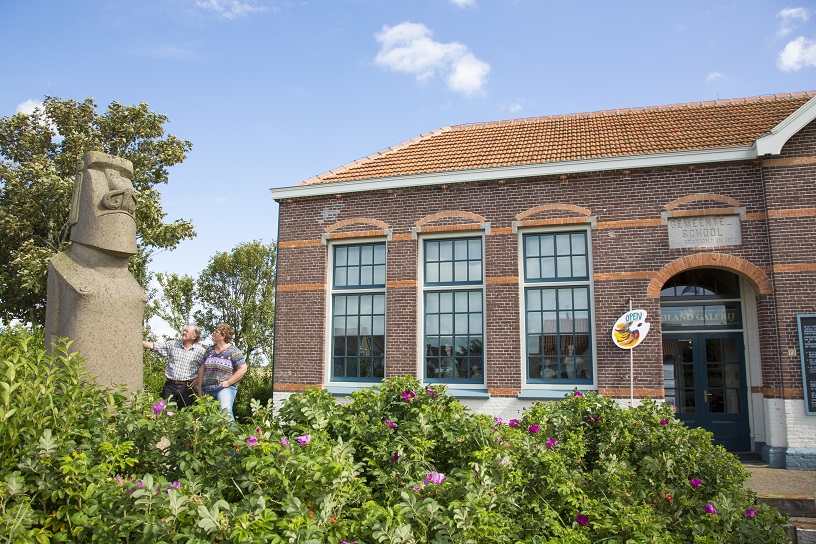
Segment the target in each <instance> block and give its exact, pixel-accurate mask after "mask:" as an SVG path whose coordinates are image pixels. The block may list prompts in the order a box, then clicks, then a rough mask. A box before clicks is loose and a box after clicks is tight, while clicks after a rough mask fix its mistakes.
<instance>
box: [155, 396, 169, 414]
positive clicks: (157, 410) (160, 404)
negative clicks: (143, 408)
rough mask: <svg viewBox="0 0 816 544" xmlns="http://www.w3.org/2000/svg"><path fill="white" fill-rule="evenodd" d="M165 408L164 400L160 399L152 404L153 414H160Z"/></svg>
mask: <svg viewBox="0 0 816 544" xmlns="http://www.w3.org/2000/svg"><path fill="white" fill-rule="evenodd" d="M165 408H167V403H166V402H164V400H160V401H159V402H157V403H156V404H154V405H153V415H154V416H157V415H159V414H161V413H162V412H163V411H164V409H165Z"/></svg>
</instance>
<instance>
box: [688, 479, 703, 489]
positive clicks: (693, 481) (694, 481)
mask: <svg viewBox="0 0 816 544" xmlns="http://www.w3.org/2000/svg"><path fill="white" fill-rule="evenodd" d="M689 483H690V484H691V487H694V488H696V487H697V486H698V485H700V484H702V483H703V481H702V480H701V479H699V478H692V479H691V480H689Z"/></svg>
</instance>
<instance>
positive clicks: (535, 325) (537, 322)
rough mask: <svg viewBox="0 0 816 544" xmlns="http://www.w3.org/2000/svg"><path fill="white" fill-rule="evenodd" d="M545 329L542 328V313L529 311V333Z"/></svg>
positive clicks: (536, 332)
mask: <svg viewBox="0 0 816 544" xmlns="http://www.w3.org/2000/svg"><path fill="white" fill-rule="evenodd" d="M542 331H543V329H542V328H541V313H540V312H527V332H528V333H529V334H539V333H541V332H542Z"/></svg>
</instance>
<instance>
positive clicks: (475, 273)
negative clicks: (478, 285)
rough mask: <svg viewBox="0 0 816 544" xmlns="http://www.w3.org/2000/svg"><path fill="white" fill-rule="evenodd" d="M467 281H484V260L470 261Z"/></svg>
mask: <svg viewBox="0 0 816 544" xmlns="http://www.w3.org/2000/svg"><path fill="white" fill-rule="evenodd" d="M467 281H482V261H470V262H469V263H468V277H467Z"/></svg>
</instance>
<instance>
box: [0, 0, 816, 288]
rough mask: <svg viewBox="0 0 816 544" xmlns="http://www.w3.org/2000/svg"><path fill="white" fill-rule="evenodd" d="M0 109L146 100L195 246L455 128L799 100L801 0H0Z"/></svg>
mask: <svg viewBox="0 0 816 544" xmlns="http://www.w3.org/2000/svg"><path fill="white" fill-rule="evenodd" d="M0 47H2V50H3V51H4V52H5V55H4V64H5V66H6V68H5V70H4V73H5V75H4V77H3V82H2V84H0V116H8V115H13V114H14V113H15V112H17V111H21V110H22V111H26V110H30V108H32V107H33V105H34V104H36V103H37V102H38V101H41V100H42V99H43V97H44V96H45V95H52V96H57V97H60V98H65V99H67V98H72V99H76V100H83V99H85V98H88V97H93V98H94V99H95V101H96V103H97V104H98V106H99V111H100V112H101V111H104V109H106V107H107V105H108V104H109V103H110V102H112V101H118V102H121V103H123V104H136V103H139V102H146V103H147V104H149V106H150V108H151V109H152V110H153V111H155V112H158V113H162V114H165V115H167V116H168V117H169V119H170V123H169V124H168V125H167V127H166V128H167V129H168V131H169V132H170V133H172V134H175V135H176V136H178V137H180V138H183V139H186V140H190V141H191V142H192V143H193V149H192V152H191V153H190V154H189V156H188V158H187V160H186V161H185V162H184V163H183V164H182V165H179V166H176V167H174V168H172V169H171V171H170V182H169V184H168V185H167V186H164V187H163V188H162V195H163V202H164V206H165V209H166V211H167V212H168V218H169V219H176V218H186V219H190V220H192V221H193V223H194V225H195V227H196V229H197V231H198V237H197V238H196V239H195V240H192V241H186V242H184V243H182V245H181V246H180V248H179V249H178V250H176V251H174V252H167V253H164V254H159V255H157V256H156V257H155V259H154V262H153V269H154V270H156V271H169V272H178V273H187V274H191V275H194V276H195V275H197V274H198V272H199V271H200V270H201V269H202V268H203V267H204V266H205V265H206V263H207V261H208V259H209V258H210V257H211V256H212V255H213V254H214V253H215V252H216V251H227V250H229V249H231V248H232V247H234V246H235V245H237V244H239V243H241V242H245V241H249V240H253V239H262V240H264V241H270V240H273V239H275V237H276V221H277V204H276V203H275V202H274V201H273V200H272V198H271V196H270V194H269V189H270V188H273V187H283V186H291V185H295V184H297V183H299V182H301V181H303V180H305V179H308V178H311V177H313V176H315V175H317V174H321V173H324V172H326V171H328V170H331V169H333V168H336V167H339V166H342V165H344V164H346V163H349V162H351V161H353V160H356V159H358V158H360V157H364V156H367V155H370V154H372V153H375V152H377V151H380V150H382V149H385V148H387V147H390V146H393V145H396V144H398V143H401V142H404V141H407V140H410V139H412V138H415V137H416V136H419V135H420V134H424V133H427V132H430V131H432V130H436V129H438V128H441V127H444V126H448V125H457V124H464V123H472V122H481V121H495V120H500V119H511V118H517V117H531V116H541V115H553V114H566V113H574V112H585V111H595V110H602V109H615V108H627V107H638V106H654V105H662V104H673V103H680V102H693V101H700V100H713V99H717V98H734V97H746V96H756V95H762V94H771V93H785V92H793V91H804V90H816V2H814V1H798V2H777V1H774V0H766V1H756V0H754V1H717V0H713V1H712V0H706V1H697V0H686V1H684V2H662V1H654V0H651V1H633V2H626V1H624V2H608V1H585V2H580V1H576V2H552V1H546V0H141V1H131V2H125V1H117V0H25V1H23V0H19V1H14V0H0Z"/></svg>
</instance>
